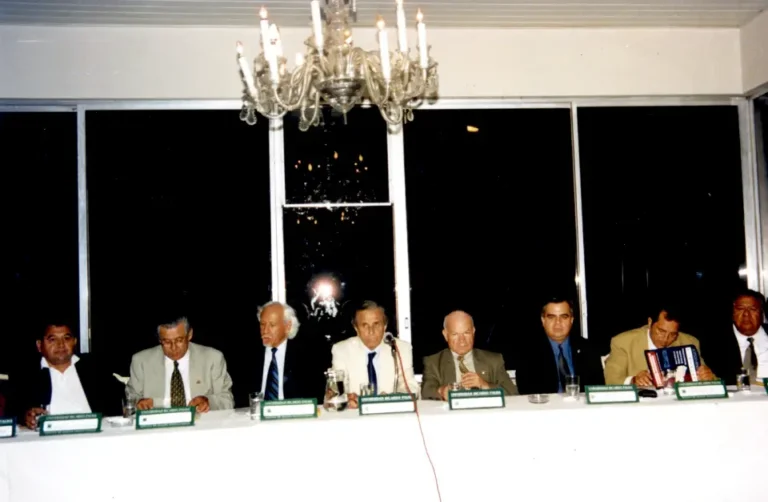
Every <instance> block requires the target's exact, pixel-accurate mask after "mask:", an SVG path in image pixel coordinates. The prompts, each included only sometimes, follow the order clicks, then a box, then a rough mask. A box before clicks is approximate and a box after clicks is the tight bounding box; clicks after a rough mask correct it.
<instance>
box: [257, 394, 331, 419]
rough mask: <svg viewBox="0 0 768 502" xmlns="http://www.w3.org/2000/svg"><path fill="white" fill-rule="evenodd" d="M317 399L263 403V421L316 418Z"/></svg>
mask: <svg viewBox="0 0 768 502" xmlns="http://www.w3.org/2000/svg"><path fill="white" fill-rule="evenodd" d="M316 416H317V399H314V398H313V399H281V400H277V401H262V402H261V419H262V420H280V419H281V418H315V417H316Z"/></svg>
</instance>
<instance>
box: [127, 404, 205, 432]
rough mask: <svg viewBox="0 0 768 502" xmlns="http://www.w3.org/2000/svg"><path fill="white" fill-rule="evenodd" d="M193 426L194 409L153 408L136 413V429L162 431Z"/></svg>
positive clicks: (192, 407)
mask: <svg viewBox="0 0 768 502" xmlns="http://www.w3.org/2000/svg"><path fill="white" fill-rule="evenodd" d="M193 425H195V407H194V406H183V407H178V408H153V409H151V410H139V411H137V412H136V429H137V430H142V429H162V428H167V427H190V426H193Z"/></svg>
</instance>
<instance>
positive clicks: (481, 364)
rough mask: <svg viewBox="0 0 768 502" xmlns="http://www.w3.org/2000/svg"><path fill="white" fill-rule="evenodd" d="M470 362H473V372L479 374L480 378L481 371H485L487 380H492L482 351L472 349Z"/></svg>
mask: <svg viewBox="0 0 768 502" xmlns="http://www.w3.org/2000/svg"><path fill="white" fill-rule="evenodd" d="M472 362H473V363H474V364H475V373H477V374H478V375H481V376H480V378H482V374H483V371H485V378H487V379H488V380H492V378H491V375H490V368H489V366H488V362H487V361H486V360H485V357H484V356H483V353H482V352H480V351H479V350H476V349H474V350H472ZM454 371H456V370H454ZM489 383H492V382H489Z"/></svg>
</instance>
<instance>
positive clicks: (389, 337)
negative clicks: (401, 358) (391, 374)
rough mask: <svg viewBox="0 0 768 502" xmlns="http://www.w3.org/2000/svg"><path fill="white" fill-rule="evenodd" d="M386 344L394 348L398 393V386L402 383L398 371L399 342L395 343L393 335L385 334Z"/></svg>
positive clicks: (393, 358) (393, 357) (395, 389)
mask: <svg viewBox="0 0 768 502" xmlns="http://www.w3.org/2000/svg"><path fill="white" fill-rule="evenodd" d="M384 343H386V344H387V345H389V346H390V347H392V362H394V364H395V382H394V383H395V388H394V391H395V392H397V387H398V384H399V383H400V373H399V372H398V370H397V342H396V341H395V335H393V334H392V333H389V332H387V333H385V334H384Z"/></svg>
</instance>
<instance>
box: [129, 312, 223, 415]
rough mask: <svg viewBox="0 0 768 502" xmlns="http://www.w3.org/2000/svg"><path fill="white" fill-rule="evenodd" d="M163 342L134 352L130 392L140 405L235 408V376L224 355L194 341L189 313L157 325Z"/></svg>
mask: <svg viewBox="0 0 768 502" xmlns="http://www.w3.org/2000/svg"><path fill="white" fill-rule="evenodd" d="M157 334H158V336H159V339H160V346H159V347H153V348H151V349H146V350H143V351H141V352H139V353H138V354H134V356H133V359H132V361H131V377H130V380H128V392H129V394H130V395H131V396H132V397H134V398H136V399H138V402H137V403H136V408H138V409H140V410H149V409H151V408H153V407H164V408H167V407H174V408H176V407H183V406H194V407H195V408H196V409H197V411H198V412H200V413H205V412H207V411H208V410H226V409H232V408H234V405H235V404H234V398H233V397H232V379H231V378H230V377H229V373H227V362H226V361H225V360H224V355H223V354H222V353H221V352H219V351H218V350H216V349H212V348H210V347H205V346H203V345H198V344H196V343H190V340H192V328H190V326H189V322H188V321H187V318H186V317H182V318H179V319H177V320H175V321H173V322H171V323H169V324H161V325H160V326H158V328H157Z"/></svg>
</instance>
